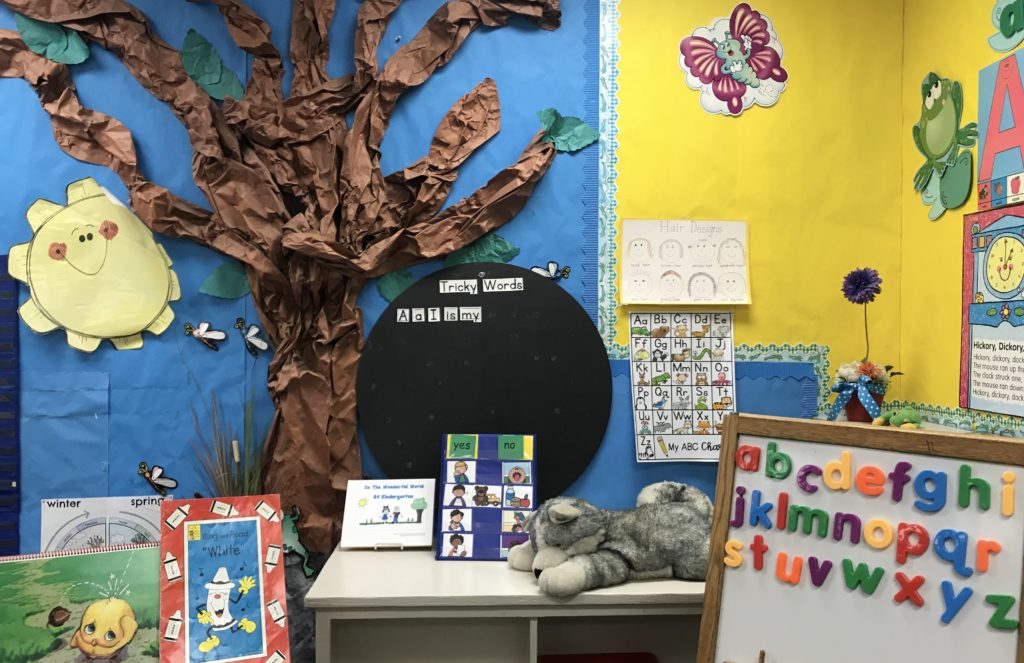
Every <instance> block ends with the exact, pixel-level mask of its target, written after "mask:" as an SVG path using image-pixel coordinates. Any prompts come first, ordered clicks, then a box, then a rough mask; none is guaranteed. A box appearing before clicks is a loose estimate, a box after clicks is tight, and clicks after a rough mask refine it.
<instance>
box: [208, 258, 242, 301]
mask: <svg viewBox="0 0 1024 663" xmlns="http://www.w3.org/2000/svg"><path fill="white" fill-rule="evenodd" d="M199 292H201V293H203V294H204V295H210V296H211V297H219V298H221V299H239V298H240V297H245V296H246V295H248V294H249V279H248V278H247V277H246V275H245V267H243V266H242V263H240V262H238V261H236V260H228V261H227V262H225V263H224V264H222V265H221V266H220V267H218V268H217V269H215V270H213V273H212V274H210V275H209V276H207V277H206V280H205V281H203V284H202V285H201V286H199Z"/></svg>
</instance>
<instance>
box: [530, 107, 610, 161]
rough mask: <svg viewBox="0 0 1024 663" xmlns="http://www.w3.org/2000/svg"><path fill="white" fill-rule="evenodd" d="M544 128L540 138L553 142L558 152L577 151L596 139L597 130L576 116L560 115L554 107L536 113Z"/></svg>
mask: <svg viewBox="0 0 1024 663" xmlns="http://www.w3.org/2000/svg"><path fill="white" fill-rule="evenodd" d="M537 117H538V118H539V119H540V124H541V127H543V129H544V136H543V138H542V140H544V141H545V142H548V143H554V144H555V149H556V150H558V151H559V152H577V151H579V150H582V149H583V148H584V147H586V146H587V145H590V144H591V143H593V142H595V141H596V140H597V139H598V133H597V131H596V130H595V129H594V128H593V127H591V126H590V125H589V124H587V123H586V122H584V121H583V120H581V119H580V118H578V117H571V116H568V115H564V116H563V115H562V114H561V113H559V112H558V111H556V110H555V109H554V108H545V109H544V110H542V111H540V112H538V113H537Z"/></svg>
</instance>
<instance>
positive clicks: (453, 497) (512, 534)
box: [437, 434, 537, 560]
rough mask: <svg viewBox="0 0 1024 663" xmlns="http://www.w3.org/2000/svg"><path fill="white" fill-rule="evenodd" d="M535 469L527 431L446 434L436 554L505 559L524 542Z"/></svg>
mask: <svg viewBox="0 0 1024 663" xmlns="http://www.w3.org/2000/svg"><path fill="white" fill-rule="evenodd" d="M535 471H536V463H535V461H534V449H533V436H532V435H475V434H467V435H447V436H445V441H444V454H443V460H442V461H441V484H442V486H443V488H442V489H441V499H440V501H439V502H438V514H437V520H438V525H437V527H438V529H437V532H438V534H437V559H439V560H499V559H507V558H508V551H509V549H510V548H513V547H515V546H518V545H522V544H524V543H526V542H527V541H528V540H529V535H528V534H527V533H526V532H525V525H526V518H527V516H529V515H530V513H531V512H532V511H533V510H534V509H535V508H536V502H537V496H536V494H535V488H536V485H537V477H536V475H535Z"/></svg>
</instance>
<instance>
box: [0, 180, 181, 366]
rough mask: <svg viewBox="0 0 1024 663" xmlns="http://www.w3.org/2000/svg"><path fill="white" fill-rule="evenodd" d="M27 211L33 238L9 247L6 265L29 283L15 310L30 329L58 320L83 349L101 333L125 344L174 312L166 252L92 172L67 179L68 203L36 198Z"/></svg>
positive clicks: (41, 329) (132, 344)
mask: <svg viewBox="0 0 1024 663" xmlns="http://www.w3.org/2000/svg"><path fill="white" fill-rule="evenodd" d="M26 217H27V218H28V222H29V225H30V226H31V228H32V231H33V233H34V234H33V236H32V240H31V241H29V242H28V243H26V244H18V245H16V246H13V247H11V251H10V257H9V264H8V270H9V271H10V274H11V276H13V277H14V278H16V279H18V280H19V281H23V282H25V283H27V284H28V286H29V290H30V292H31V295H32V296H31V299H29V300H28V301H26V302H25V303H24V304H23V305H22V306H21V308H20V309H19V313H20V314H21V317H22V319H23V320H24V321H25V323H26V324H27V325H28V326H29V327H30V328H31V329H32V330H33V331H35V332H38V333H40V334H45V333H48V332H51V331H53V330H54V329H57V328H63V329H64V330H65V331H66V332H67V338H68V343H69V344H70V345H71V346H72V347H74V348H77V349H79V350H84V351H86V352H91V351H93V350H95V349H96V348H97V347H99V344H100V341H102V340H103V339H110V340H111V342H112V343H113V344H114V347H116V348H117V349H119V350H126V349H134V348H139V347H142V332H143V331H149V332H152V333H154V334H159V333H161V332H162V331H164V330H165V329H166V328H167V327H168V326H169V325H170V323H171V321H172V320H174V313H173V312H172V311H171V309H170V306H169V303H170V302H171V301H174V300H176V299H179V298H180V297H181V292H180V290H179V288H178V279H177V276H176V275H175V274H174V272H173V271H172V270H171V268H170V265H171V260H170V258H169V257H168V256H167V253H166V252H165V251H164V250H163V248H162V247H161V246H160V245H159V244H157V243H156V242H155V241H154V240H153V233H152V232H150V230H149V229H148V228H146V226H144V225H143V224H142V221H140V220H139V219H138V218H137V217H136V216H135V215H134V214H132V213H131V211H130V210H128V208H126V207H125V206H123V205H121V204H120V203H119V202H118V201H117V199H115V198H114V197H113V196H111V195H110V194H108V193H107V192H106V191H105V190H104V189H103V188H102V187H100V186H99V185H98V184H97V183H96V182H95V181H94V180H92V179H85V180H81V181H78V182H73V183H72V184H70V185H69V186H68V202H67V205H58V204H56V203H51V202H49V201H46V200H38V201H36V202H35V203H34V204H33V205H32V207H30V208H29V210H28V213H27V214H26Z"/></svg>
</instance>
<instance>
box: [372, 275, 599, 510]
mask: <svg viewBox="0 0 1024 663" xmlns="http://www.w3.org/2000/svg"><path fill="white" fill-rule="evenodd" d="M492 279H510V280H508V281H492ZM516 279H521V281H516ZM453 281H464V282H465V283H462V284H452V282H453ZM442 282H446V287H448V288H451V289H458V288H459V287H466V286H468V284H469V283H475V284H476V286H475V287H476V289H477V292H476V294H473V293H471V292H450V293H444V294H443V293H442V292H441V283H442ZM487 287H497V288H502V289H501V290H500V291H495V292H485V289H487ZM519 288H521V289H519ZM476 307H479V314H480V317H479V320H480V322H473V321H471V320H472V319H473V318H474V314H475V313H476V311H475V310H474V308H476ZM453 316H458V317H460V318H461V317H464V318H465V319H461V320H460V319H455V320H453V319H451V318H452V317H453ZM438 318H440V320H439V321H436V320H438ZM357 397H358V404H359V422H360V424H361V425H362V428H363V433H364V435H365V437H366V442H367V444H368V445H369V447H370V450H371V451H372V453H373V455H374V456H375V457H376V459H377V461H378V462H379V463H380V466H381V469H383V470H384V472H385V473H386V474H387V475H388V476H389V477H391V478H398V479H401V478H408V479H411V478H417V477H432V476H436V475H437V474H438V472H439V470H440V467H441V453H442V449H443V447H442V440H443V439H444V436H445V435H447V434H448V433H510V434H532V435H535V436H536V442H535V445H536V446H535V449H536V460H537V483H538V495H539V498H540V499H542V500H543V499H547V498H549V497H554V496H555V495H559V494H561V493H562V492H563V491H565V489H567V488H568V487H569V485H570V484H572V482H573V481H574V480H575V479H576V478H577V477H578V476H579V475H580V474H581V473H582V472H583V470H584V469H586V467H587V465H588V464H589V463H590V461H591V459H592V458H593V456H594V453H595V452H596V451H597V448H598V446H599V445H600V443H601V440H602V438H603V437H604V431H605V427H606V426H607V424H608V414H609V411H610V407H611V399H612V385H611V369H610V365H609V362H608V354H607V352H606V351H605V348H604V343H603V342H602V340H601V336H600V335H599V334H598V332H597V329H596V328H595V327H594V324H593V322H591V320H590V317H589V316H588V315H587V313H586V312H585V311H584V310H583V309H582V308H581V307H580V305H579V304H578V303H577V302H576V300H575V299H573V298H572V296H570V295H569V294H568V293H567V292H566V291H565V290H563V289H562V287H561V286H560V285H558V284H557V283H556V282H554V281H552V280H550V279H547V278H545V277H543V276H538V275H537V274H534V273H532V272H530V271H529V270H526V269H522V268H520V267H515V266H513V265H504V264H498V263H470V264H466V265H458V266H455V267H450V268H447V269H442V270H441V271H439V272H435V273H433V274H431V275H429V276H427V277H425V278H423V279H421V280H420V281H418V282H416V283H415V284H413V285H412V286H410V287H409V288H408V289H406V290H405V291H404V292H403V293H402V294H400V295H399V296H398V297H397V298H396V299H395V301H393V302H392V303H391V305H390V306H388V308H387V309H386V310H385V311H384V313H383V314H382V315H381V317H380V319H379V320H378V321H377V324H376V325H375V326H374V328H373V331H372V332H371V333H370V336H369V339H368V340H367V342H366V347H365V349H364V351H363V357H362V359H361V360H360V362H359V375H358V383H357Z"/></svg>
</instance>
